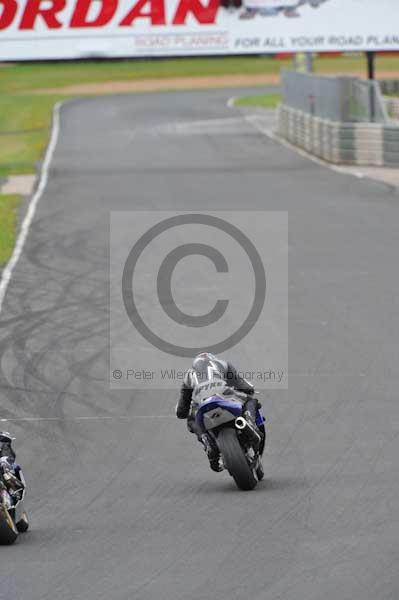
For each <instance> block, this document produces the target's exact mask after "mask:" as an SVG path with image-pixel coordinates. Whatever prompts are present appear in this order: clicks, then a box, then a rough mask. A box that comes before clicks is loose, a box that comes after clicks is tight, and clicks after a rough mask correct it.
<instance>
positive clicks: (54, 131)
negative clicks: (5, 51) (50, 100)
mask: <svg viewBox="0 0 399 600" xmlns="http://www.w3.org/2000/svg"><path fill="white" fill-rule="evenodd" d="M61 105H62V102H57V104H56V105H55V106H54V109H53V123H52V128H51V136H50V142H49V144H48V146H47V150H46V156H45V157H44V161H43V166H42V170H41V173H40V180H39V185H38V186H37V189H36V192H35V193H34V194H33V196H32V199H31V201H30V203H29V207H28V210H27V213H26V215H25V218H24V220H23V221H22V225H21V230H20V232H19V235H18V238H17V242H16V244H15V248H14V251H13V253H12V255H11V258H10V260H9V261H8V263H7V265H6V266H5V268H4V270H3V272H2V275H1V279H0V312H1V309H2V307H3V303H4V298H5V295H6V292H7V288H8V285H9V283H10V280H11V276H12V273H13V271H14V269H15V267H16V265H17V263H18V261H19V258H20V256H21V254H22V252H23V249H24V245H25V242H26V238H27V237H28V233H29V229H30V226H31V224H32V221H33V219H34V216H35V212H36V209H37V205H38V202H39V200H40V198H41V196H42V194H43V192H44V190H45V189H46V185H47V181H48V174H49V168H50V164H51V161H52V158H53V154H54V150H55V147H56V145H57V141H58V134H59V131H60V108H61Z"/></svg>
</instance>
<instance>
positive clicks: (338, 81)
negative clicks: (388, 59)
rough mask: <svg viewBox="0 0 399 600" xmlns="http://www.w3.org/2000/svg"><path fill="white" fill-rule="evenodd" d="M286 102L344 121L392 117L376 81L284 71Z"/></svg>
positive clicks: (283, 86) (383, 119) (384, 120)
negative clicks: (389, 115)
mask: <svg viewBox="0 0 399 600" xmlns="http://www.w3.org/2000/svg"><path fill="white" fill-rule="evenodd" d="M281 82H282V92H283V104H284V105H286V106H289V107H291V108H295V109H296V110H301V111H303V112H305V113H308V114H310V115H312V116H314V117H319V118H321V119H328V120H330V121H339V122H343V123H356V122H357V123H359V122H375V123H386V122H387V121H388V120H389V118H388V114H387V110H386V106H385V102H384V99H383V96H382V94H381V90H380V87H379V85H378V82H377V81H363V80H362V79H357V78H355V77H325V76H321V75H313V74H310V73H297V72H295V71H283V72H282V77H281Z"/></svg>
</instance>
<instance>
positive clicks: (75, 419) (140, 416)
mask: <svg viewBox="0 0 399 600" xmlns="http://www.w3.org/2000/svg"><path fill="white" fill-rule="evenodd" d="M136 419H176V417H174V416H173V415H136V416H128V415H126V416H124V415H122V416H121V417H10V418H9V419H0V423H8V422H9V421H13V422H14V421H64V422H65V421H134V420H136Z"/></svg>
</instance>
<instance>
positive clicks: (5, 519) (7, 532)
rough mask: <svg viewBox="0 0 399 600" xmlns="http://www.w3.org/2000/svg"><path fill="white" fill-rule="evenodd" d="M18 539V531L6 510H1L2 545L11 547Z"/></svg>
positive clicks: (0, 530) (0, 531)
mask: <svg viewBox="0 0 399 600" xmlns="http://www.w3.org/2000/svg"><path fill="white" fill-rule="evenodd" d="M17 537H18V529H17V528H16V527H15V524H14V521H13V520H12V518H11V515H10V513H9V512H8V510H7V509H6V508H0V544H1V545H5V546H7V545H10V544H13V543H14V542H15V540H16V539H17Z"/></svg>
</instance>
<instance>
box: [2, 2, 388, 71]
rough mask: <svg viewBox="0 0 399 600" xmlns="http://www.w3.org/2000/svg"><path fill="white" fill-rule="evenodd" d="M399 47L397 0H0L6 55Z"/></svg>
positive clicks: (12, 57) (57, 56)
mask: <svg viewBox="0 0 399 600" xmlns="http://www.w3.org/2000/svg"><path fill="white" fill-rule="evenodd" d="M363 50H399V1H398V0H0V60H3V61H5V60H35V59H62V58H100V57H104V58H106V57H109V58H111V57H129V56H138V57H140V56H142V57H144V56H190V55H218V54H220V55H224V54H270V53H279V52H304V51H313V52H323V51H324V52H327V51H363Z"/></svg>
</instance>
